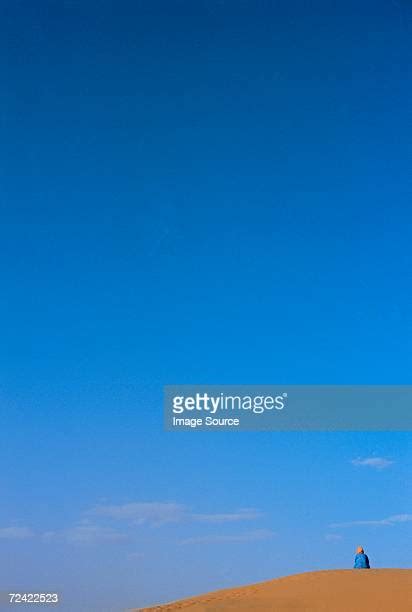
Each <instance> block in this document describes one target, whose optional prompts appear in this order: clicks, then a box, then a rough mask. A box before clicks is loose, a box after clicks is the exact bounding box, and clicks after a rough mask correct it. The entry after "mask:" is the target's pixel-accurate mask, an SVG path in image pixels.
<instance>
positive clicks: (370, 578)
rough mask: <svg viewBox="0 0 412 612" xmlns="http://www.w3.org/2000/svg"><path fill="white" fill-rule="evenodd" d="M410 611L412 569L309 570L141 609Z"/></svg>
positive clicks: (163, 610)
mask: <svg viewBox="0 0 412 612" xmlns="http://www.w3.org/2000/svg"><path fill="white" fill-rule="evenodd" d="M186 609H187V610H188V611H190V612H191V611H192V610H193V611H200V610H207V611H209V612H212V611H213V612H214V611H216V612H218V611H220V610H222V611H226V610H251V611H253V610H274V611H276V612H282V610H285V611H286V610H292V611H294V612H296V611H297V610H299V611H302V612H303V611H304V612H334V611H336V612H411V611H412V570H406V569H405V570H403V569H377V570H373V569H371V570H339V571H335V570H330V571H322V572H308V573H305V574H296V575H293V576H287V577H285V578H277V579H275V580H270V581H268V582H261V583H258V584H252V585H250V586H245V587H239V588H233V589H224V590H222V591H215V592H213V593H207V594H206V595H199V596H198V597H191V598H189V599H182V600H180V601H176V602H173V603H169V604H165V605H162V606H160V605H159V606H154V607H151V608H141V610H151V611H154V610H161V611H162V612H165V611H167V610H173V611H174V610H186Z"/></svg>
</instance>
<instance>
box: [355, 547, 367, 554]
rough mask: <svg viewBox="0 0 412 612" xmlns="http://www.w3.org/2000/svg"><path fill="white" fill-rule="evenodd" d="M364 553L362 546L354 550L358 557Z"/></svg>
mask: <svg viewBox="0 0 412 612" xmlns="http://www.w3.org/2000/svg"><path fill="white" fill-rule="evenodd" d="M364 552H365V551H364V550H363V548H362V546H358V548H357V549H356V554H358V555H360V554H363V553H364Z"/></svg>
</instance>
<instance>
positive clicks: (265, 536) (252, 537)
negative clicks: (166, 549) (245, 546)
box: [180, 529, 276, 544]
mask: <svg viewBox="0 0 412 612" xmlns="http://www.w3.org/2000/svg"><path fill="white" fill-rule="evenodd" d="M275 535H276V534H275V532H273V531H270V530H268V529H257V530H255V531H246V532H244V533H238V534H230V535H229V534H227V535H223V534H214V535H207V536H198V537H193V538H187V539H186V540H181V542H180V544H215V543H216V544H220V543H225V542H257V541H258V540H269V539H271V538H273V537H274V536H275Z"/></svg>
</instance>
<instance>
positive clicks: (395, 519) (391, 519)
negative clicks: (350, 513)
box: [330, 514, 412, 529]
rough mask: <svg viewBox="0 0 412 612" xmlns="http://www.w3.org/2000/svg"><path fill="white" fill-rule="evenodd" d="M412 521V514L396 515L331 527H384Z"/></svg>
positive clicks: (337, 524)
mask: <svg viewBox="0 0 412 612" xmlns="http://www.w3.org/2000/svg"><path fill="white" fill-rule="evenodd" d="M411 521H412V514H395V515H393V516H388V518H384V519H378V520H368V521H348V522H346V523H333V524H332V525H330V527H331V528H332V529H340V528H343V527H384V526H391V525H396V524H398V523H409V522H411Z"/></svg>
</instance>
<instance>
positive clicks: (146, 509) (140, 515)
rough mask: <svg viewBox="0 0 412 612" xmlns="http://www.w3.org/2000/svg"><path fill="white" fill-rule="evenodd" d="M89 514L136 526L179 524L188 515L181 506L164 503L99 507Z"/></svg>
mask: <svg viewBox="0 0 412 612" xmlns="http://www.w3.org/2000/svg"><path fill="white" fill-rule="evenodd" d="M89 514H94V515H96V516H104V517H107V518H111V519H114V520H118V521H129V522H131V523H134V524H138V525H140V524H144V523H150V524H152V525H164V524H166V523H178V522H179V521H181V520H183V519H184V517H185V515H186V514H187V510H186V507H185V506H183V505H181V504H175V503H168V502H166V503H163V502H134V503H130V504H123V505H111V506H97V507H96V508H93V509H92V510H90V511H89Z"/></svg>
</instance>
